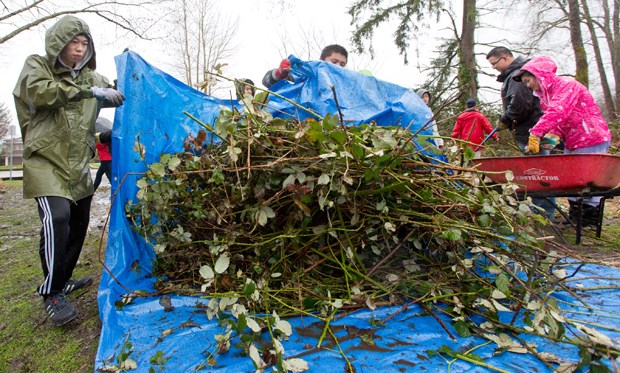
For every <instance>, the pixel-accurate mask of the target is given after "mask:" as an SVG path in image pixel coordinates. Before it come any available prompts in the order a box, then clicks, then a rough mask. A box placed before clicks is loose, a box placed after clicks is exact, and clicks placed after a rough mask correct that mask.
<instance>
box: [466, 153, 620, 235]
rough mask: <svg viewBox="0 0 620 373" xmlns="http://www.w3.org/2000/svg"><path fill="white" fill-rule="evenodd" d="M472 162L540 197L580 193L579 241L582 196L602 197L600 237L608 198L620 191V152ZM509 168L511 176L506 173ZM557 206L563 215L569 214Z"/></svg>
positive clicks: (497, 180)
mask: <svg viewBox="0 0 620 373" xmlns="http://www.w3.org/2000/svg"><path fill="white" fill-rule="evenodd" d="M472 164H473V165H475V167H476V168H477V169H478V170H480V171H481V172H483V173H484V174H485V175H486V176H487V177H488V178H490V179H491V180H492V181H493V182H494V183H506V182H507V181H508V179H512V182H513V183H516V184H517V185H519V186H520V187H519V188H518V189H517V193H518V194H520V195H522V196H525V195H527V196H530V197H537V198H551V197H577V198H579V199H578V209H579V210H578V214H577V216H578V218H577V219H576V220H577V221H576V222H575V223H576V227H577V237H576V242H577V244H579V243H580V242H581V226H582V224H581V223H582V222H581V211H582V208H583V198H588V197H596V196H600V197H602V200H601V202H600V205H599V216H598V222H597V225H596V236H597V237H599V238H600V237H601V229H602V224H603V209H604V207H605V199H609V198H613V197H615V196H617V195H620V156H616V155H611V154H562V155H547V156H529V157H525V156H522V157H506V158H479V159H474V160H472ZM509 172H511V173H512V178H511V177H507V175H509ZM555 207H556V210H558V211H559V212H560V213H561V214H562V216H563V217H564V218H565V219H567V221H570V219H569V218H568V217H567V216H566V214H565V213H564V212H563V211H562V210H560V209H559V208H557V206H555Z"/></svg>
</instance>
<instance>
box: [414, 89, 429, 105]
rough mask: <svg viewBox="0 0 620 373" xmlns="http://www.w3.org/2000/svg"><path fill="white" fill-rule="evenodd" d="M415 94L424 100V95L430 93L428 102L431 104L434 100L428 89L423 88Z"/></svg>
mask: <svg viewBox="0 0 620 373" xmlns="http://www.w3.org/2000/svg"><path fill="white" fill-rule="evenodd" d="M415 93H416V94H417V95H418V96H419V97H420V98H422V96H424V94H425V93H428V101H429V103H430V101H431V100H432V99H433V96H432V95H431V93H430V92H429V91H428V90H427V89H424V88H421V89H418V90H417V91H416V92H415Z"/></svg>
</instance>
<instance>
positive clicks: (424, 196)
mask: <svg viewBox="0 0 620 373" xmlns="http://www.w3.org/2000/svg"><path fill="white" fill-rule="evenodd" d="M202 125H203V126H204V128H205V130H206V131H207V132H210V133H211V135H212V136H214V137H216V138H218V140H219V141H215V142H212V143H209V144H207V145H204V144H201V143H200V142H202V140H201V141H200V142H199V143H198V144H194V143H192V144H190V145H188V149H187V150H190V149H189V148H191V151H181V152H179V153H177V154H165V155H163V156H162V157H161V161H160V162H159V163H156V164H152V165H151V166H150V170H149V171H148V172H147V173H146V174H145V176H144V177H143V178H142V179H141V180H139V182H138V186H139V187H140V190H139V192H138V195H137V197H138V200H137V201H134V202H132V203H130V204H129V205H127V206H126V211H127V214H128V216H129V217H130V218H131V219H132V220H133V222H134V226H135V229H136V231H137V232H138V233H139V234H140V235H141V236H143V237H144V238H145V239H146V240H147V241H148V242H149V243H151V244H152V245H153V247H154V248H155V251H156V253H157V259H156V263H155V273H154V275H156V276H158V277H159V278H160V280H159V281H158V283H157V286H158V287H159V289H160V290H161V291H162V292H174V293H180V294H190V295H204V296H208V297H212V298H219V299H221V298H224V297H225V298H227V299H234V302H237V303H240V304H243V306H244V307H245V308H246V309H248V310H250V311H251V312H254V313H261V314H270V313H271V312H272V311H276V312H277V314H279V315H280V316H287V315H299V314H313V315H319V316H325V315H330V314H333V312H335V311H336V310H343V309H348V310H354V309H360V308H365V307H370V308H371V309H372V308H374V307H376V306H379V305H397V304H409V303H412V302H414V303H418V304H420V305H421V306H422V307H424V308H425V309H426V310H427V311H428V312H430V313H435V312H441V313H445V314H447V315H449V316H450V317H451V319H452V320H453V322H454V326H455V327H456V330H457V332H458V333H459V334H460V335H463V336H468V335H471V334H472V333H478V334H480V335H486V336H490V337H489V338H491V339H493V338H495V339H496V342H498V344H500V347H501V348H503V349H507V350H513V351H516V350H519V349H520V350H522V351H521V352H523V351H525V352H528V351H529V352H532V349H531V347H528V346H526V345H525V344H521V343H519V342H517V341H515V340H512V339H511V338H507V339H506V338H504V336H505V335H504V334H501V333H503V332H504V331H514V332H516V333H522V332H525V333H532V334H536V335H539V336H543V337H546V338H551V339H553V340H556V341H559V340H562V339H566V338H565V330H566V329H565V327H564V325H566V323H567V322H568V321H567V320H566V319H564V318H563V317H562V316H561V310H560V308H559V307H558V306H557V304H556V302H555V301H554V299H553V297H552V296H551V295H552V294H553V293H554V292H556V291H558V290H563V291H566V292H571V289H570V288H569V287H568V286H566V284H565V283H564V279H565V278H566V277H568V276H569V275H570V273H569V274H567V273H565V272H566V271H565V270H564V269H563V268H562V264H561V263H560V261H559V260H558V259H559V258H558V256H557V255H555V254H554V253H553V252H546V251H545V250H544V249H545V242H544V240H540V239H538V238H537V237H538V236H539V235H538V234H537V232H540V230H539V229H538V228H539V227H540V226H543V225H544V224H545V221H544V219H543V218H542V217H541V216H540V215H537V214H533V213H532V205H531V203H530V202H529V201H519V200H517V198H516V196H515V193H514V191H515V188H516V187H515V186H514V185H510V184H507V185H503V186H501V187H500V188H497V187H496V188H494V189H489V188H487V187H486V186H485V184H484V183H480V182H479V180H480V178H479V177H478V175H477V173H476V171H475V170H473V169H469V168H463V167H459V166H454V165H450V164H447V163H443V162H439V161H436V160H434V159H433V158H432V157H429V156H427V154H428V153H427V151H426V150H425V149H424V147H423V146H421V145H420V144H419V143H417V142H415V141H414V136H413V135H412V133H411V132H409V131H406V130H404V129H402V128H388V127H378V126H376V125H373V124H368V125H362V126H359V127H351V128H348V127H346V126H344V125H342V123H340V122H339V121H338V118H337V117H334V116H327V117H325V118H320V119H319V120H307V121H304V122H297V121H294V120H283V119H274V120H265V119H263V118H261V117H260V116H259V115H252V113H250V112H248V113H247V114H244V115H240V114H239V113H238V112H231V111H223V112H222V114H221V116H220V117H219V119H218V120H217V122H216V124H215V128H211V127H210V126H208V125H206V124H202ZM201 137H202V138H203V139H204V138H205V136H201ZM196 145H197V146H196ZM196 149H198V151H196ZM439 304H441V305H442V306H441V307H436V306H437V305H439ZM220 308H221V305H220ZM502 311H517V312H515V318H513V319H512V321H506V320H505V319H500V317H499V313H500V312H502ZM519 313H520V314H521V317H519V320H521V321H522V320H523V319H525V320H527V321H526V325H523V324H521V325H518V324H517V323H516V314H519ZM476 316H483V317H484V320H485V321H486V323H484V324H480V322H478V323H476V322H474V320H475V319H477V320H480V318H477V317H476ZM446 331H447V328H446ZM448 333H449V332H448ZM500 335H502V337H501V338H500ZM586 335H587V333H586ZM586 340H587V341H585V340H584V341H581V342H580V340H579V338H577V339H570V341H571V342H570V343H574V344H580V343H583V345H584V346H587V347H588V348H591V349H593V350H592V351H599V352H601V354H602V355H604V354H605V353H604V351H607V352H608V351H609V346H605V341H603V342H601V341H595V342H593V341H592V339H587V338H586ZM502 344H503V345H502Z"/></svg>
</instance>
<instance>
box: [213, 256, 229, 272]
mask: <svg viewBox="0 0 620 373" xmlns="http://www.w3.org/2000/svg"><path fill="white" fill-rule="evenodd" d="M229 265H230V257H229V256H228V255H221V256H220V257H219V258H217V261H216V262H215V272H216V273H224V271H226V270H227V269H228V266H229Z"/></svg>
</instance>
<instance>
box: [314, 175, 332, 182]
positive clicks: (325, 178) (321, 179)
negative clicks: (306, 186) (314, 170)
mask: <svg viewBox="0 0 620 373" xmlns="http://www.w3.org/2000/svg"><path fill="white" fill-rule="evenodd" d="M330 180H331V178H330V177H329V175H328V174H321V176H319V180H318V181H317V184H318V185H327V184H329V181H330Z"/></svg>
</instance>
